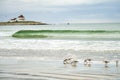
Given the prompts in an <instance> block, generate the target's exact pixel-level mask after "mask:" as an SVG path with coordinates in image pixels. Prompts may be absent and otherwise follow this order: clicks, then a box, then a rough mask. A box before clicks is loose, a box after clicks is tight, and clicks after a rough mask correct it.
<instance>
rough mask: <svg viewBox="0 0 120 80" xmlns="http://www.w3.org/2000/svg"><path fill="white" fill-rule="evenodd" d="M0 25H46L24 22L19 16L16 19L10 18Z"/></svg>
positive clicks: (21, 16)
mask: <svg viewBox="0 0 120 80" xmlns="http://www.w3.org/2000/svg"><path fill="white" fill-rule="evenodd" d="M0 25H47V23H42V22H36V21H26V20H25V17H24V16H23V15H20V16H18V17H17V18H12V19H10V20H9V21H7V22H0Z"/></svg>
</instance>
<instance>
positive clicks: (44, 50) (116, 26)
mask: <svg viewBox="0 0 120 80" xmlns="http://www.w3.org/2000/svg"><path fill="white" fill-rule="evenodd" d="M19 30H80V31H105V33H102V34H101V33H100V34H98V33H92V34H91V33H87V32H85V33H77V34H72V33H70V34H69V33H67V34H64V33H61V34H57V33H52V34H50V33H45V35H48V36H54V38H53V37H49V38H24V39H21V38H14V37H12V35H13V34H14V33H15V32H17V31H19ZM109 31H110V32H109ZM68 55H70V56H75V57H76V58H77V59H78V61H79V63H78V65H77V66H76V67H71V66H70V65H63V63H62V61H63V59H65V58H66V56H68ZM86 58H91V59H92V66H91V67H90V66H89V67H85V66H84V65H83V60H84V59H86ZM119 59H120V23H99V24H98V23H94V24H93V23H88V24H70V25H66V24H56V25H14V26H0V80H21V79H23V80H38V79H39V80H61V79H63V80H66V79H67V80H70V79H75V80H80V79H84V80H88V79H89V80H96V79H98V78H99V79H101V80H108V79H109V80H119V79H120V76H119V74H120V69H119V68H120V67H119V66H118V67H116V66H115V60H119ZM103 60H109V61H110V63H109V67H108V68H105V67H104V63H103ZM111 75H112V76H111ZM70 76H72V77H70Z"/></svg>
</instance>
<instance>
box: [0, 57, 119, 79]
mask: <svg viewBox="0 0 120 80" xmlns="http://www.w3.org/2000/svg"><path fill="white" fill-rule="evenodd" d="M97 79H99V80H119V79H120V66H118V67H116V66H115V63H114V61H113V62H111V63H110V64H108V67H105V65H104V63H102V62H99V61H98V62H97V61H93V62H92V63H91V65H89V66H88V65H84V63H83V62H82V61H79V63H78V64H77V66H71V65H70V64H68V65H64V64H63V62H62V60H40V59H32V58H28V59H27V58H10V57H4V58H0V80H97Z"/></svg>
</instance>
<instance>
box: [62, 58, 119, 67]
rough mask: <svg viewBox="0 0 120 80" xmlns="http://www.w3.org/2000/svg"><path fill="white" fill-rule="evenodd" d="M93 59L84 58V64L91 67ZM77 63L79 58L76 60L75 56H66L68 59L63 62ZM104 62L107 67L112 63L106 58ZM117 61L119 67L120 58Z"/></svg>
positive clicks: (74, 64) (73, 64)
mask: <svg viewBox="0 0 120 80" xmlns="http://www.w3.org/2000/svg"><path fill="white" fill-rule="evenodd" d="M91 61H92V59H89V58H88V59H85V60H84V65H86V66H89V67H90V66H91ZM77 63H78V60H76V59H74V58H66V59H64V60H63V64H71V65H72V66H76V65H77ZM103 63H104V64H105V67H108V63H110V61H109V60H104V61H103ZM115 63H116V67H118V64H119V60H116V61H115Z"/></svg>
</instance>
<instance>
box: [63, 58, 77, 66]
mask: <svg viewBox="0 0 120 80" xmlns="http://www.w3.org/2000/svg"><path fill="white" fill-rule="evenodd" d="M77 62H78V61H77V60H75V59H73V58H67V59H64V60H63V64H71V65H72V66H76V64H77Z"/></svg>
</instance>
